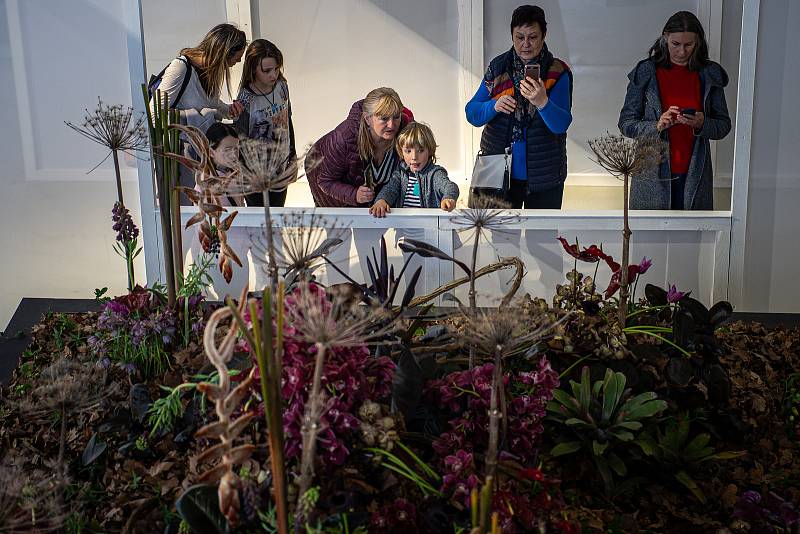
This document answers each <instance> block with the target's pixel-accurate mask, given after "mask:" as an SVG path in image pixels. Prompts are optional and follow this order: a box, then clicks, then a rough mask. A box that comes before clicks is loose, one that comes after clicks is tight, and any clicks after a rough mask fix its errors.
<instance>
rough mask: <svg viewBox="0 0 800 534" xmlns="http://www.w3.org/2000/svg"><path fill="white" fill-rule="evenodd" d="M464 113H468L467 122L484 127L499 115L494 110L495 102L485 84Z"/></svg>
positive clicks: (465, 108)
mask: <svg viewBox="0 0 800 534" xmlns="http://www.w3.org/2000/svg"><path fill="white" fill-rule="evenodd" d="M464 111H465V112H466V113H467V121H468V122H469V123H470V124H471V125H473V126H483V125H484V124H486V123H488V122H489V121H490V120H492V119H493V118H494V117H495V115H497V111H495V109H494V100H492V97H491V95H490V94H489V90H488V89H486V85H485V84H484V83H483V82H481V85H480V87H478V90H477V91H476V92H475V96H473V97H472V100H470V101H469V102H467V105H466V106H465V107H464Z"/></svg>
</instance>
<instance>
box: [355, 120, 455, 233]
mask: <svg viewBox="0 0 800 534" xmlns="http://www.w3.org/2000/svg"><path fill="white" fill-rule="evenodd" d="M396 149H397V152H398V153H399V154H400V156H401V157H402V158H403V161H402V162H401V163H400V168H399V169H397V170H396V171H395V172H394V174H392V177H391V178H390V179H389V181H388V182H387V183H386V185H384V186H383V188H381V190H380V192H379V193H378V195H377V197H376V198H375V203H374V204H373V205H372V207H371V208H370V209H369V212H370V213H371V214H372V215H374V216H375V217H385V216H386V214H387V213H390V212H391V211H392V208H441V209H443V210H445V211H452V210H453V209H454V208H455V207H456V200H457V199H458V186H457V185H456V184H454V183H453V182H452V181H450V179H449V178H448V177H447V171H446V170H445V169H444V167H441V166H439V165H436V140H435V139H434V137H433V132H432V131H431V129H430V127H429V126H427V125H426V124H421V123H419V122H412V123H410V124H409V125H408V126H406V127H405V128H404V129H403V131H402V132H400V134H399V135H398V136H397V145H396Z"/></svg>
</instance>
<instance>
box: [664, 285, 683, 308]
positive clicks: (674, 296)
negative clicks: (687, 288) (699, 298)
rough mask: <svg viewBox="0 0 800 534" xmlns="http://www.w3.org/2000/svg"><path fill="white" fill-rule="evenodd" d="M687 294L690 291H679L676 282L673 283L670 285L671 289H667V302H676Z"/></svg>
mask: <svg viewBox="0 0 800 534" xmlns="http://www.w3.org/2000/svg"><path fill="white" fill-rule="evenodd" d="M686 295H688V293H684V292H683V291H678V289H677V288H676V287H675V284H672V285H671V286H670V287H669V291H667V302H669V303H671V304H675V303H676V302H678V301H679V300H681V299H682V298H683V297H685V296H686Z"/></svg>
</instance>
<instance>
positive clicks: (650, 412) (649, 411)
mask: <svg viewBox="0 0 800 534" xmlns="http://www.w3.org/2000/svg"><path fill="white" fill-rule="evenodd" d="M666 409H667V403H666V401H663V400H654V401H650V402H647V403H645V404H642V405H641V406H638V407H636V408H634V409H633V410H631V411H629V412H628V413H627V415H626V416H625V419H627V420H629V421H631V420H637V419H645V418H647V417H652V416H654V415H655V414H657V413H660V412H663V411H664V410H666ZM623 411H625V409H624V408H623Z"/></svg>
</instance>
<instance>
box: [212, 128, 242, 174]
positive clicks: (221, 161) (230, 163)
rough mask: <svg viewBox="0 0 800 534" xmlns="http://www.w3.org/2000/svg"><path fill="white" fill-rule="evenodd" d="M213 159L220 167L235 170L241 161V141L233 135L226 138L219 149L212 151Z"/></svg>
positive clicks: (218, 146)
mask: <svg viewBox="0 0 800 534" xmlns="http://www.w3.org/2000/svg"><path fill="white" fill-rule="evenodd" d="M211 159H212V160H213V161H214V164H215V165H217V166H218V167H227V168H229V169H232V168H234V167H235V166H236V162H237V161H238V159H239V139H238V138H237V137H233V136H232V135H229V136H227V137H224V138H223V139H222V141H220V142H219V144H218V145H217V148H212V149H211Z"/></svg>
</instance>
